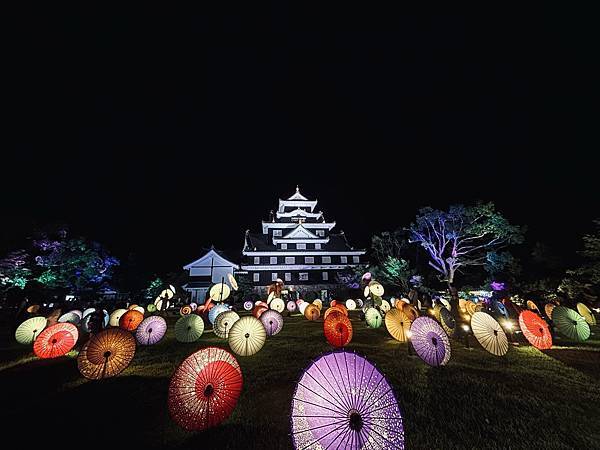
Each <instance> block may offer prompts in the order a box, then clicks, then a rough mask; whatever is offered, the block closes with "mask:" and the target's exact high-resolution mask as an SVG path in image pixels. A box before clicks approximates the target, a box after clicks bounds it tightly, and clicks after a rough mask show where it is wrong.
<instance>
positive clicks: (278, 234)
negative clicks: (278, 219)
mask: <svg viewBox="0 0 600 450" xmlns="http://www.w3.org/2000/svg"><path fill="white" fill-rule="evenodd" d="M273 236H281V230H273Z"/></svg>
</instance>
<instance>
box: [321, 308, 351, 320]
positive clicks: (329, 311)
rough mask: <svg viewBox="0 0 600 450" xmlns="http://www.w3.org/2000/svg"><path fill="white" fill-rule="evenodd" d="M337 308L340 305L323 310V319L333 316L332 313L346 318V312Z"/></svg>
mask: <svg viewBox="0 0 600 450" xmlns="http://www.w3.org/2000/svg"><path fill="white" fill-rule="evenodd" d="M339 306H340V305H336V306H333V307H331V308H327V309H326V310H325V315H323V319H327V318H328V317H329V314H333V313H340V314H342V315H344V316H347V315H348V310H343V309H341V308H339Z"/></svg>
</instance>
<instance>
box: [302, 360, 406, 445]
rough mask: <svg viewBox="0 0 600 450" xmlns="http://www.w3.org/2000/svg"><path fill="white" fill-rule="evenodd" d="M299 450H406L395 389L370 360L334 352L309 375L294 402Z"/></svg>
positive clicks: (314, 365)
mask: <svg viewBox="0 0 600 450" xmlns="http://www.w3.org/2000/svg"><path fill="white" fill-rule="evenodd" d="M291 427H292V439H293V444H294V447H295V448H296V449H363V448H365V449H366V448H369V449H403V448H404V428H403V425H402V415H401V414H400V408H399V407H398V402H397V400H396V398H395V396H394V393H393V390H392V387H391V386H390V385H389V383H388V382H387V380H386V379H385V377H384V376H383V374H382V373H381V372H379V370H377V368H375V366H374V365H373V364H372V363H370V362H369V361H368V360H367V359H366V358H363V357H362V356H358V355H356V354H354V353H348V352H344V351H334V352H331V353H326V354H324V355H323V356H321V357H319V358H317V359H316V360H315V361H313V362H312V363H311V364H310V366H309V367H308V368H307V369H306V370H305V371H304V373H303V374H302V376H301V377H300V380H299V381H298V384H297V386H296V391H295V393H294V397H293V400H292V417H291Z"/></svg>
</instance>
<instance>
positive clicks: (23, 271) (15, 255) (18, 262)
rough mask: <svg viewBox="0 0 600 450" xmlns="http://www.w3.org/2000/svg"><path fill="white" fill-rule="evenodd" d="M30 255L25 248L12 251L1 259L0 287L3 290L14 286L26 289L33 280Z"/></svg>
mask: <svg viewBox="0 0 600 450" xmlns="http://www.w3.org/2000/svg"><path fill="white" fill-rule="evenodd" d="M29 265H30V256H29V254H28V253H27V252H26V251H25V250H16V251H14V252H10V253H9V254H7V255H6V256H5V257H4V258H2V259H0V287H1V288H2V290H3V291H8V290H9V289H12V288H15V287H16V288H19V289H25V286H26V285H27V283H28V282H29V281H30V280H31V269H30V268H29Z"/></svg>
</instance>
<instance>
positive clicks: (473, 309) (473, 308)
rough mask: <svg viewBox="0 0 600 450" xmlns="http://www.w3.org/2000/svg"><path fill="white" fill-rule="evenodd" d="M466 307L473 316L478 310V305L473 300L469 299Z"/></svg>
mask: <svg viewBox="0 0 600 450" xmlns="http://www.w3.org/2000/svg"><path fill="white" fill-rule="evenodd" d="M465 309H466V310H467V314H469V315H470V316H472V315H473V314H475V313H476V312H477V305H476V304H475V303H473V302H471V301H468V302H467V303H466V304H465Z"/></svg>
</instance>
